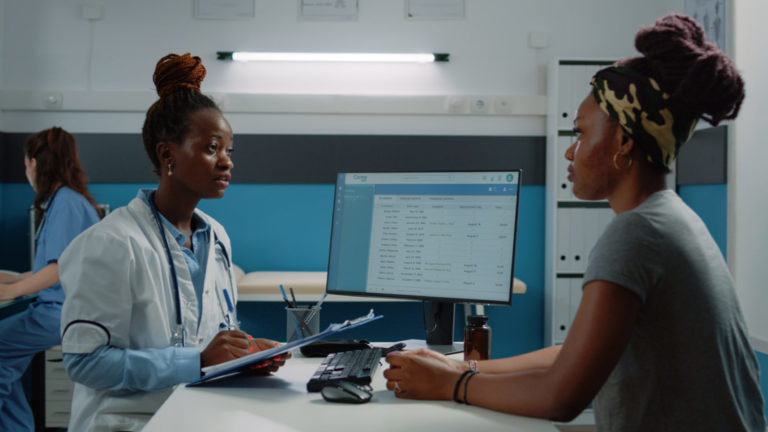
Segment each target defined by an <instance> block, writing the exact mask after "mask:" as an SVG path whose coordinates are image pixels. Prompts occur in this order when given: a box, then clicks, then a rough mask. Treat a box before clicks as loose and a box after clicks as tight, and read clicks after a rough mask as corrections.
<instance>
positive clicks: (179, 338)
mask: <svg viewBox="0 0 768 432" xmlns="http://www.w3.org/2000/svg"><path fill="white" fill-rule="evenodd" d="M148 198H149V199H148V200H147V202H148V203H149V208H150V210H152V216H154V217H155V222H156V223H157V229H158V230H160V237H162V239H163V248H164V249H165V254H166V257H167V258H168V264H169V266H170V267H171V280H172V282H173V295H174V304H175V306H176V329H175V330H174V331H173V333H172V335H171V340H172V342H173V346H175V347H183V346H184V325H183V322H182V319H181V294H180V293H179V278H178V277H177V276H176V266H175V265H174V264H173V256H172V255H171V247H170V246H169V245H168V239H167V238H166V236H165V226H163V222H162V221H161V220H160V213H159V212H158V211H157V208H155V202H154V200H155V192H152V193H151V194H150V195H149V197H148ZM213 238H214V240H213V241H214V247H215V246H216V245H218V246H219V248H220V249H221V253H222V254H223V255H224V258H226V260H227V268H228V269H230V270H231V269H232V261H230V259H229V254H228V253H227V249H226V248H225V247H224V243H222V242H221V240H219V237H218V236H217V235H216V232H215V231H214V233H213ZM228 279H229V283H230V288H232V287H231V285H232V278H231V277H229V278H228ZM222 292H223V295H224V299H225V302H226V304H227V309H228V310H229V313H227V312H226V311H224V309H223V306H222V305H221V299H219V305H220V306H222V313H223V314H224V317H225V319H226V320H227V327H228V328H233V321H234V320H233V318H232V315H233V314H234V305H233V304H232V301H231V299H230V298H229V294H228V293H227V289H226V288H222Z"/></svg>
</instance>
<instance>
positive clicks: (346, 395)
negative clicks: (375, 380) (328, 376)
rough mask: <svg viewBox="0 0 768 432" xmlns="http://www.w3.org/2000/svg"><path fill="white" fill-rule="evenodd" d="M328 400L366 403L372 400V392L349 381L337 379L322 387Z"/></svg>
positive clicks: (321, 390)
mask: <svg viewBox="0 0 768 432" xmlns="http://www.w3.org/2000/svg"><path fill="white" fill-rule="evenodd" d="M320 394H322V395H323V399H325V400H327V401H328V402H342V403H358V404H359V403H365V402H368V401H370V400H371V392H369V391H368V390H365V389H364V388H362V387H360V386H358V385H357V384H355V383H352V382H349V381H336V382H332V383H329V384H326V385H325V386H323V388H322V389H320Z"/></svg>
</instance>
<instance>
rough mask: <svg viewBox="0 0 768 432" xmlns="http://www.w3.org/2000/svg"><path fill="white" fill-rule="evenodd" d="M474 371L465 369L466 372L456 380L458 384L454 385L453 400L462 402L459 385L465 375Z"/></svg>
mask: <svg viewBox="0 0 768 432" xmlns="http://www.w3.org/2000/svg"><path fill="white" fill-rule="evenodd" d="M470 373H472V371H464V373H462V374H461V376H460V377H459V379H457V380H456V385H455V386H454V387H453V401H454V402H456V403H461V401H460V400H459V386H461V381H462V380H463V379H464V377H465V376H467V375H469V374H470Z"/></svg>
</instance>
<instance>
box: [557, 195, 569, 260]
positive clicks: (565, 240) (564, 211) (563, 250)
mask: <svg viewBox="0 0 768 432" xmlns="http://www.w3.org/2000/svg"><path fill="white" fill-rule="evenodd" d="M570 210H571V209H569V208H558V209H557V210H555V211H556V212H557V250H556V256H555V259H556V260H557V267H556V268H557V271H558V272H569V271H570V269H571V221H570V215H571V213H570Z"/></svg>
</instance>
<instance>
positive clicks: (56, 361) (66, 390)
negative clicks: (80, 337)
mask: <svg viewBox="0 0 768 432" xmlns="http://www.w3.org/2000/svg"><path fill="white" fill-rule="evenodd" d="M74 388H75V384H74V383H73V382H72V381H70V379H69V377H68V376H67V372H66V370H65V369H64V363H63V362H62V360H61V348H60V347H53V348H51V349H49V350H47V351H46V352H45V427H46V428H64V427H67V424H68V423H69V412H70V409H71V405H72V391H73V390H74Z"/></svg>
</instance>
